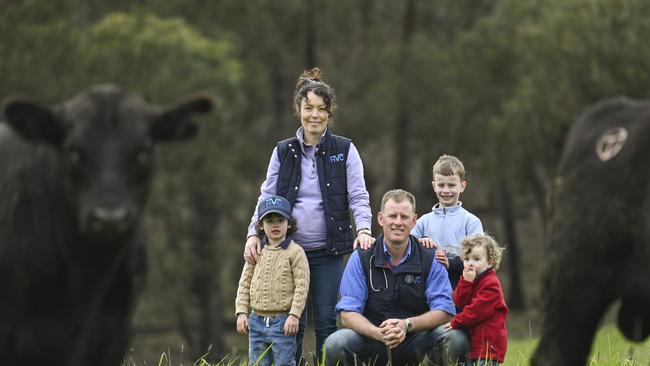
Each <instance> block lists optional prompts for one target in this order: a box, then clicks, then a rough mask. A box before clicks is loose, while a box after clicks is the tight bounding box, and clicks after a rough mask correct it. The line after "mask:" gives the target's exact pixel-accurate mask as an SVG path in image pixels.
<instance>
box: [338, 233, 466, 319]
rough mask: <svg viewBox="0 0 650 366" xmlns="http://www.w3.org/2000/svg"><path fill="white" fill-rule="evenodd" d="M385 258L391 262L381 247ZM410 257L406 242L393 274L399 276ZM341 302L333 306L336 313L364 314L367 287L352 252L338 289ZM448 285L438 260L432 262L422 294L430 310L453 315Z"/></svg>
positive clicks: (357, 259)
mask: <svg viewBox="0 0 650 366" xmlns="http://www.w3.org/2000/svg"><path fill="white" fill-rule="evenodd" d="M383 246H384V255H386V258H387V259H388V260H389V261H390V255H389V254H388V248H387V247H386V243H383ZM410 256H411V243H410V242H409V244H408V248H407V249H406V255H405V256H404V258H403V259H402V261H400V263H399V264H398V265H397V266H395V267H394V268H393V271H394V272H396V273H399V271H400V266H401V265H402V263H404V261H406V260H407V259H408V258H409V257H410ZM339 291H340V294H341V300H339V302H338V304H336V311H337V312H341V311H354V312H357V313H359V314H363V312H364V310H365V306H366V300H367V299H368V286H367V285H366V275H365V273H364V272H363V268H362V267H361V260H360V259H359V253H358V252H357V251H356V250H355V251H354V252H352V255H351V256H350V259H349V260H348V264H347V266H346V267H345V271H344V272H343V278H342V279H341V287H340V290H339ZM451 293H452V292H451V285H450V284H449V280H448V278H447V270H445V267H444V266H443V265H442V264H441V263H439V262H438V261H437V260H435V258H434V260H433V263H432V265H431V270H429V276H427V287H426V289H425V290H424V294H425V296H426V298H427V304H429V309H430V310H441V311H444V312H446V313H448V314H450V315H455V314H456V308H455V307H454V302H453V301H452V299H451Z"/></svg>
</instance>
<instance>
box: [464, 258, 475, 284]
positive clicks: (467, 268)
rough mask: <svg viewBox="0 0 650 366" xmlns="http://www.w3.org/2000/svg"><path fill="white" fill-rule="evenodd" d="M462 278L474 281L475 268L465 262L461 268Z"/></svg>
mask: <svg viewBox="0 0 650 366" xmlns="http://www.w3.org/2000/svg"><path fill="white" fill-rule="evenodd" d="M463 278H464V279H465V280H466V281H470V282H473V281H474V279H475V278H476V269H475V268H474V266H472V265H469V264H467V263H465V265H464V268H463Z"/></svg>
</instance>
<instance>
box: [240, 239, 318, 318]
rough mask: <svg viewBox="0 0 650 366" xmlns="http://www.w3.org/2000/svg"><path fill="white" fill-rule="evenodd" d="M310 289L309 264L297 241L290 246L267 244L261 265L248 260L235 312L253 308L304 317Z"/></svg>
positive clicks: (259, 311) (266, 313) (242, 275)
mask: <svg viewBox="0 0 650 366" xmlns="http://www.w3.org/2000/svg"><path fill="white" fill-rule="evenodd" d="M308 292H309V263H308V262H307V256H306V255H305V251H304V250H303V249H302V248H301V247H300V246H299V245H298V244H296V243H295V242H294V241H291V243H290V244H289V246H287V249H284V248H282V247H281V246H280V245H276V246H269V245H266V246H264V248H263V249H262V256H261V258H260V260H259V262H258V263H257V265H253V264H249V263H246V264H245V265H244V269H243V270H242V274H241V278H240V279H239V288H238V289H237V299H236V300H235V314H240V313H244V314H248V311H249V308H252V310H253V311H255V313H256V314H259V315H261V316H275V315H278V314H286V313H289V314H293V315H295V316H297V317H298V318H300V315H302V311H303V310H304V308H305V303H306V301H307V293H308Z"/></svg>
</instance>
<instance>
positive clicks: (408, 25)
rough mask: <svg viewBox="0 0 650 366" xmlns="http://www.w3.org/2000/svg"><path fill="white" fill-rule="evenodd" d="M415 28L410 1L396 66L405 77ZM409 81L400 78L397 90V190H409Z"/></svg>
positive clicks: (397, 70) (395, 179) (394, 178)
mask: <svg viewBox="0 0 650 366" xmlns="http://www.w3.org/2000/svg"><path fill="white" fill-rule="evenodd" d="M414 28H415V0H408V1H407V2H406V10H405V12H404V18H403V23H402V38H401V44H400V49H401V52H400V55H401V57H400V58H399V60H398V61H397V64H396V70H395V72H396V74H397V75H403V74H404V70H405V69H406V67H407V65H408V64H409V61H410V58H411V52H410V43H411V38H412V36H413V31H414ZM408 83H409V80H408V79H405V78H400V79H399V81H398V82H397V86H396V88H395V90H396V91H397V95H396V100H397V118H396V121H395V126H394V127H395V133H394V135H393V136H394V140H393V141H394V143H395V153H394V159H395V160H394V169H393V171H394V173H395V175H394V177H393V181H394V184H393V186H394V187H395V188H404V189H408V179H407V170H408V165H407V159H406V157H407V156H408V139H409V127H410V124H411V117H410V112H409V108H408V104H407V101H408V100H407V95H409V93H407V92H406V91H407V90H408Z"/></svg>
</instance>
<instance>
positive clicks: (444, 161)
mask: <svg viewBox="0 0 650 366" xmlns="http://www.w3.org/2000/svg"><path fill="white" fill-rule="evenodd" d="M436 174H440V175H445V176H450V175H457V176H458V177H459V178H460V180H461V182H462V181H464V180H465V166H464V165H463V163H462V162H461V161H460V160H459V159H458V158H457V157H455V156H453V155H447V154H444V155H442V156H441V157H439V158H438V161H436V163H435V164H433V178H434V179H435V177H436Z"/></svg>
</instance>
